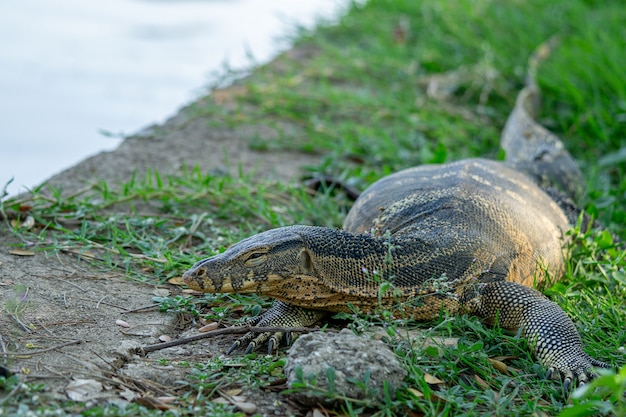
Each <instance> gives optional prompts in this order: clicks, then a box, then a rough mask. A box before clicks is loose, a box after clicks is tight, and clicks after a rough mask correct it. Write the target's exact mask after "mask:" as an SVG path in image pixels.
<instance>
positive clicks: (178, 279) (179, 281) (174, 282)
mask: <svg viewBox="0 0 626 417" xmlns="http://www.w3.org/2000/svg"><path fill="white" fill-rule="evenodd" d="M167 282H168V283H170V284H172V285H185V282H184V281H183V277H174V278H170V279H168V280H167Z"/></svg>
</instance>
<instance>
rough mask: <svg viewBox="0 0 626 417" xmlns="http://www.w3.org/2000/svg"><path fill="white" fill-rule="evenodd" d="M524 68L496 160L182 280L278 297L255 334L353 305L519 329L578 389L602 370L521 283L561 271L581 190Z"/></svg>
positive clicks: (359, 204) (369, 195) (465, 164)
mask: <svg viewBox="0 0 626 417" xmlns="http://www.w3.org/2000/svg"><path fill="white" fill-rule="evenodd" d="M540 51H541V49H540ZM533 59H534V61H533V62H534V63H535V64H534V66H533V65H531V71H530V73H531V74H530V76H529V81H528V85H527V87H526V88H525V89H524V90H522V92H520V95H519V97H518V100H517V102H516V106H515V109H514V110H513V111H512V113H511V116H510V117H509V120H508V122H507V126H506V128H505V130H504V132H503V137H502V146H503V148H504V149H505V150H506V151H507V160H506V161H505V162H504V163H499V162H494V161H488V160H485V159H470V160H465V161H459V162H455V163H450V164H443V165H425V166H419V167H415V168H410V169H407V170H404V171H400V172H398V173H395V174H393V175H390V176H388V177H385V178H383V179H381V180H379V181H378V182H376V183H374V184H373V185H372V186H370V187H369V188H368V189H367V190H366V191H365V192H363V193H362V194H361V195H360V196H359V198H358V199H357V200H356V202H355V204H354V206H353V207H352V209H351V210H350V212H349V213H348V215H347V217H346V220H345V222H344V226H343V230H336V229H331V228H323V227H313V226H289V227H283V228H278V229H273V230H269V231H266V232H264V233H260V234H258V235H255V236H252V237H250V238H248V239H245V240H243V241H241V242H239V243H237V244H235V245H233V246H232V247H230V248H229V249H228V250H226V251H225V252H224V253H222V254H219V255H216V256H214V257H212V258H208V259H205V260H202V261H200V262H198V263H196V264H195V265H194V266H193V267H192V268H191V269H189V270H188V271H187V272H186V273H185V274H184V275H183V279H184V281H185V283H186V284H187V285H188V286H189V287H190V288H193V289H196V290H199V291H204V292H211V293H229V292H240V293H257V294H262V295H266V296H268V297H272V298H274V299H276V300H277V301H276V303H275V304H274V306H273V307H272V308H271V309H269V310H268V311H267V312H265V313H264V314H262V315H260V316H259V317H257V318H254V319H252V320H250V321H249V323H251V324H255V325H262V326H289V327H291V326H293V327H302V326H310V325H312V324H314V323H316V322H318V321H319V320H321V319H322V318H323V316H324V314H325V312H340V311H344V312H349V311H351V309H350V306H353V307H355V308H357V309H359V310H360V311H363V312H373V311H374V310H376V309H380V308H388V309H394V310H395V311H394V314H397V315H403V316H405V317H412V318H414V319H416V320H430V319H434V318H436V317H438V316H439V314H440V312H441V310H442V309H445V310H447V311H448V312H449V313H452V314H453V313H463V312H467V313H471V314H474V315H476V316H478V317H480V318H482V319H483V320H485V321H486V322H488V323H494V322H495V321H496V320H497V321H498V323H499V325H500V326H502V327H503V328H506V329H510V330H512V331H518V330H520V329H521V333H522V335H523V336H525V337H527V338H528V339H529V340H530V341H531V344H532V351H533V354H534V355H535V357H536V358H537V359H538V360H539V361H540V362H541V363H542V364H543V365H544V366H546V367H547V368H548V375H552V376H554V377H559V376H560V377H562V378H563V379H564V383H565V386H566V388H567V387H569V385H570V383H571V382H572V381H573V380H574V379H578V381H579V382H580V383H584V382H586V381H588V380H589V378H591V377H593V375H594V373H593V367H594V366H595V367H608V365H607V364H605V363H603V362H600V361H597V360H595V359H593V358H591V357H589V355H587V354H586V353H585V352H584V351H583V349H582V341H581V338H580V336H579V335H578V332H577V331H576V327H575V326H574V324H573V323H572V321H571V320H570V319H569V318H568V317H567V315H566V314H565V313H564V312H563V310H561V308H560V307H559V306H558V305H557V304H555V303H553V302H552V301H550V300H548V299H547V298H545V297H544V296H543V295H541V294H540V293H539V292H537V291H536V290H533V289H532V288H531V287H533V286H535V285H537V284H540V283H541V282H543V281H544V279H545V278H546V276H550V277H551V278H554V279H558V278H559V277H560V276H561V275H562V273H563V269H564V263H563V250H562V247H563V244H564V243H565V242H564V236H565V232H566V230H567V229H568V227H569V225H570V223H572V222H573V221H575V220H576V219H577V218H578V215H579V213H580V211H579V210H578V209H576V206H575V204H574V202H573V200H574V199H575V197H576V196H578V195H579V194H580V190H579V184H580V183H581V181H580V178H581V175H580V171H579V170H578V168H577V167H576V165H575V163H574V161H573V159H572V158H571V156H570V155H569V153H567V151H566V150H565V149H564V147H563V145H562V143H561V141H560V140H559V139H558V138H557V137H556V136H554V135H552V134H551V133H550V132H548V131H547V130H546V129H544V128H543V127H541V126H539V125H538V124H537V123H536V122H535V121H534V118H533V117H534V113H535V112H536V110H537V109H536V107H537V103H538V93H539V91H538V88H537V86H536V84H535V82H534V69H533V68H534V67H535V66H536V62H537V58H536V57H534V58H533ZM386 282H387V283H389V284H390V285H388V286H387V285H386V287H389V290H387V291H385V292H384V293H381V288H382V286H381V285H382V284H383V283H386ZM287 336H290V335H287ZM282 337H283V335H282V334H280V333H277V334H273V335H271V334H261V335H259V336H257V337H255V335H253V334H247V335H245V336H244V337H243V338H241V339H239V340H238V341H237V342H236V343H235V344H234V345H233V347H232V348H231V349H230V351H229V352H231V351H233V350H234V349H237V348H239V347H242V346H244V345H247V348H246V352H248V351H250V350H252V349H255V348H256V347H258V345H260V344H261V343H264V342H266V341H268V344H269V350H270V351H271V350H272V349H274V348H275V347H276V346H277V345H278V343H279V341H280V339H281V338H282Z"/></svg>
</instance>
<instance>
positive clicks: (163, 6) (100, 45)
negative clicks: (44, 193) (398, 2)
mask: <svg viewBox="0 0 626 417" xmlns="http://www.w3.org/2000/svg"><path fill="white" fill-rule="evenodd" d="M346 4H347V1H346V0H271V1H270V0H195V1H194V0H107V1H102V2H93V1H83V0H55V1H49V0H2V1H0V39H2V42H0V190H1V189H2V187H4V185H5V184H6V183H7V182H8V181H9V179H10V178H12V177H13V178H14V182H13V183H12V184H11V185H10V186H9V187H8V191H9V193H10V194H16V193H18V192H20V191H23V190H24V186H27V187H32V186H35V185H37V184H39V183H41V182H42V181H44V180H45V179H47V178H49V177H50V176H52V175H53V174H55V173H57V172H59V171H61V170H63V169H65V168H67V167H69V166H71V165H73V164H75V163H77V162H79V161H80V160H82V159H84V158H85V157H87V156H90V155H92V154H95V153H97V152H99V151H101V150H109V149H113V148H115V147H116V146H117V145H118V144H119V142H120V141H121V139H119V138H111V137H105V136H104V135H102V134H101V133H99V131H100V130H104V131H108V132H114V133H125V134H130V133H133V132H136V131H138V130H140V129H141V128H142V127H145V126H147V125H150V124H152V123H155V122H162V121H164V120H165V119H166V118H168V117H169V116H172V115H173V114H174V113H175V112H176V110H177V109H178V108H179V107H181V106H182V105H184V104H186V103H188V102H190V101H191V100H192V99H193V98H195V97H196V96H197V95H198V94H199V93H200V92H201V91H202V90H201V88H202V87H203V86H206V85H207V84H209V83H210V82H211V79H210V75H211V74H214V73H215V71H216V70H218V69H219V68H221V67H222V66H223V64H224V63H228V65H229V66H231V67H233V68H245V67H249V66H250V63H251V62H250V54H251V55H252V56H253V58H254V61H255V62H257V63H259V62H266V61H268V60H270V59H271V58H272V57H273V56H275V55H276V54H277V53H278V52H280V51H281V50H284V49H285V48H287V47H288V46H289V45H287V44H286V42H285V40H284V38H283V40H282V42H280V37H281V36H283V37H284V35H285V34H286V33H289V32H290V31H291V30H292V29H293V28H294V27H295V26H296V24H297V25H300V26H305V27H311V26H312V25H313V24H314V23H315V22H316V21H317V19H318V18H320V17H322V18H327V19H328V18H333V17H336V16H337V15H338V14H339V13H340V11H341V10H342V8H343V7H344V6H345V5H346Z"/></svg>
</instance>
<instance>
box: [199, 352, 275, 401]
mask: <svg viewBox="0 0 626 417" xmlns="http://www.w3.org/2000/svg"><path fill="white" fill-rule="evenodd" d="M284 365H285V359H284V358H276V357H274V356H269V355H258V354H256V353H252V354H248V355H245V356H242V357H233V358H226V359H222V358H214V359H211V360H210V361H208V362H206V363H204V364H196V365H195V367H194V372H193V374H192V375H190V376H189V379H190V380H191V381H192V382H191V387H192V388H193V389H194V390H196V391H197V392H198V393H199V394H202V395H206V396H208V397H211V396H212V395H213V394H214V393H215V392H216V390H218V389H225V388H233V387H244V388H247V389H254V388H258V387H260V386H262V385H266V384H268V383H270V382H272V381H275V380H277V379H279V378H284V374H283V366H284Z"/></svg>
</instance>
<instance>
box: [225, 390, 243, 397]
mask: <svg viewBox="0 0 626 417" xmlns="http://www.w3.org/2000/svg"><path fill="white" fill-rule="evenodd" d="M242 391H243V390H242V389H241V388H231V389H227V390H226V391H224V394H226V395H228V396H230V397H235V396H237V395H239V394H241V392H242Z"/></svg>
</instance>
